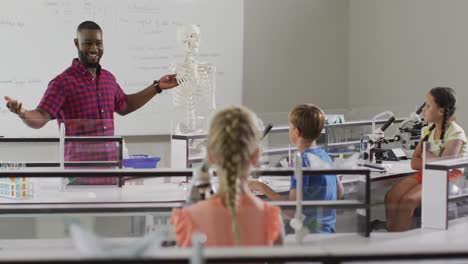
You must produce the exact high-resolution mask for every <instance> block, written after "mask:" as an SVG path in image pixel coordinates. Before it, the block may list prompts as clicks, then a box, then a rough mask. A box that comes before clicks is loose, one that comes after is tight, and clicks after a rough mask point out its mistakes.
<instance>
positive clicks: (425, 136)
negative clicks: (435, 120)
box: [423, 124, 436, 142]
mask: <svg viewBox="0 0 468 264" xmlns="http://www.w3.org/2000/svg"><path fill="white" fill-rule="evenodd" d="M435 127H436V125H435V124H432V126H431V127H430V128H429V130H428V131H427V133H426V135H424V138H423V142H426V141H427V140H429V136H430V135H431V133H432V131H434V129H435Z"/></svg>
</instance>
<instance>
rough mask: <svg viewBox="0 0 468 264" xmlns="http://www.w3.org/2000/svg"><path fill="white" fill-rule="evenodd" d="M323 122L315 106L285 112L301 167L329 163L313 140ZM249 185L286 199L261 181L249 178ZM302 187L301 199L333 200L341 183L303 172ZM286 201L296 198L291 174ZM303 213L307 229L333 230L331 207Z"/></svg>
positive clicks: (272, 196)
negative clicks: (287, 114)
mask: <svg viewBox="0 0 468 264" xmlns="http://www.w3.org/2000/svg"><path fill="white" fill-rule="evenodd" d="M324 125H325V113H324V112H323V111H322V110H321V109H320V108H319V107H317V106H315V105H310V104H303V105H298V106H296V107H294V108H293V109H292V111H291V113H290V114H289V139H290V140H291V142H292V143H293V144H295V145H296V146H297V150H298V151H299V152H300V153H301V156H302V166H303V167H311V166H312V165H314V164H313V163H314V162H313V160H314V159H320V160H321V161H324V162H326V163H328V164H330V163H331V162H332V160H331V158H330V156H328V154H327V153H326V152H325V151H324V150H323V149H322V148H320V147H319V146H317V139H318V138H319V136H320V134H321V133H322V130H323V128H324ZM315 165H316V164H315ZM249 186H250V188H251V189H254V190H256V191H259V192H262V193H264V194H265V195H266V196H267V197H268V198H269V199H271V200H275V201H282V200H286V199H284V198H283V197H281V196H280V195H279V194H278V193H275V192H274V191H273V190H272V189H271V188H270V187H268V186H267V185H265V184H264V183H261V182H255V181H251V182H249ZM302 188H303V196H304V198H303V199H304V200H336V199H337V198H341V197H342V196H343V185H342V184H341V182H340V180H339V179H338V177H337V176H336V175H321V176H307V175H304V177H303V187H302ZM289 200H292V201H295V200H296V179H295V178H294V176H291V190H290V192H289ZM303 212H304V214H305V216H306V219H305V220H304V225H305V226H307V227H308V228H309V231H310V232H322V233H335V232H336V230H335V223H336V210H335V209H323V210H322V212H323V213H322V214H320V215H319V214H318V210H317V209H304V210H303Z"/></svg>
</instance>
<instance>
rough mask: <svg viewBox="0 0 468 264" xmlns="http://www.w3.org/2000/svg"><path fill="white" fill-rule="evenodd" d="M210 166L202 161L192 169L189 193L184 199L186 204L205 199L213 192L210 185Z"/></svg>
mask: <svg viewBox="0 0 468 264" xmlns="http://www.w3.org/2000/svg"><path fill="white" fill-rule="evenodd" d="M209 169H210V166H209V164H208V162H207V161H203V163H202V165H201V166H200V167H199V168H196V169H195V170H194V171H193V178H192V184H191V188H190V193H189V195H188V197H187V199H186V201H185V202H186V203H187V204H194V203H196V202H198V201H201V200H206V199H207V198H210V197H211V196H212V195H213V194H214V190H213V187H212V185H211V174H210V170H209Z"/></svg>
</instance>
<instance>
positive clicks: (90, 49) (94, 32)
mask: <svg viewBox="0 0 468 264" xmlns="http://www.w3.org/2000/svg"><path fill="white" fill-rule="evenodd" d="M75 46H76V48H77V50H78V58H79V59H80V62H81V63H82V64H83V65H84V66H85V67H86V68H96V67H97V66H98V65H99V61H100V60H101V57H102V55H103V54H104V45H103V41H102V31H101V30H99V29H82V30H80V31H78V32H77V36H76V39H75Z"/></svg>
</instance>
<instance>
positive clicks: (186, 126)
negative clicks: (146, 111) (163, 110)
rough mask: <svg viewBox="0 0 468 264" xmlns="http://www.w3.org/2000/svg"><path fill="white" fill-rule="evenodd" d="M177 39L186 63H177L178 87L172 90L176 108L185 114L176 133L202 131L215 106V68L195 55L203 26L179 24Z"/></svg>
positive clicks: (175, 67) (175, 68)
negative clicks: (182, 48) (198, 59)
mask: <svg viewBox="0 0 468 264" xmlns="http://www.w3.org/2000/svg"><path fill="white" fill-rule="evenodd" d="M177 38H178V41H179V43H180V44H181V45H182V46H183V47H184V50H185V60H184V63H183V64H175V65H174V71H175V73H176V74H177V81H178V83H179V87H178V88H177V89H174V91H173V92H172V99H173V104H174V106H175V107H176V108H183V109H184V112H185V116H184V118H183V120H181V121H180V122H179V123H178V125H177V128H176V133H182V134H188V133H203V132H205V131H203V130H204V127H203V126H204V123H203V120H206V119H207V118H208V117H209V115H210V114H211V113H213V112H214V111H215V109H216V104H215V73H216V68H215V67H214V66H213V65H211V64H209V63H204V62H198V61H197V60H196V58H195V56H196V55H197V54H198V50H199V44H200V28H199V27H198V26H197V25H185V26H181V27H179V29H178V31H177Z"/></svg>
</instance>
